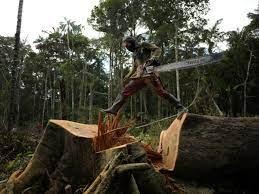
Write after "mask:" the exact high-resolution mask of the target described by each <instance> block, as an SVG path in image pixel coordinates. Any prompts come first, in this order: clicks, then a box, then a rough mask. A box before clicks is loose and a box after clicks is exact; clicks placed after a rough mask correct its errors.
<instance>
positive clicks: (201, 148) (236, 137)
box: [175, 114, 259, 183]
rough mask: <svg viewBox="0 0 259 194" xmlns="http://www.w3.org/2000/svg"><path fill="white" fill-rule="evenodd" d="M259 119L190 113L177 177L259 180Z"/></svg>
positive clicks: (180, 147) (183, 131) (181, 143)
mask: <svg viewBox="0 0 259 194" xmlns="http://www.w3.org/2000/svg"><path fill="white" fill-rule="evenodd" d="M258 172H259V118H258V117H250V118H249V117H245V118H227V117H213V116H201V115H194V114H189V115H188V116H187V118H186V120H185V122H184V125H183V128H182V130H181V137H180V144H179V153H178V158H177V162H176V168H175V175H177V176H180V177H182V178H189V179H196V180H197V179H202V180H205V181H212V182H216V181H220V180H222V179H224V180H225V179H229V180H237V181H242V182H243V183H244V182H250V183H252V182H255V180H258V179H259V174H258Z"/></svg>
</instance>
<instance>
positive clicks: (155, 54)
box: [142, 42, 162, 60]
mask: <svg viewBox="0 0 259 194" xmlns="http://www.w3.org/2000/svg"><path fill="white" fill-rule="evenodd" d="M142 44H143V48H146V49H149V50H151V56H150V59H151V60H152V59H155V60H158V59H159V57H160V55H161V52H162V50H161V48H159V47H158V46H157V45H155V44H152V43H147V42H143V43H142Z"/></svg>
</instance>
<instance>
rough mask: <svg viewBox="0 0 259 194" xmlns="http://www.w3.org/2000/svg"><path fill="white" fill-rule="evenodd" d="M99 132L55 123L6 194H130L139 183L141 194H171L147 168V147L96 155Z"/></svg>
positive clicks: (3, 193) (121, 148)
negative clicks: (79, 193) (77, 192)
mask: <svg viewBox="0 0 259 194" xmlns="http://www.w3.org/2000/svg"><path fill="white" fill-rule="evenodd" d="M97 129H98V126H97V125H85V124H80V123H75V122H71V121H65V120H50V121H49V123H48V125H47V127H46V129H45V132H44V135H43V137H42V139H41V141H40V143H39V145H38V146H37V148H36V150H35V153H34V155H33V157H32V159H31V161H30V162H29V164H28V165H27V167H26V168H25V170H23V171H16V172H14V173H13V174H12V175H11V177H10V178H9V180H8V182H7V183H6V186H5V187H4V189H3V190H2V191H0V193H1V194H11V193H15V194H20V193H24V192H25V191H26V192H27V191H28V190H30V193H35V194H36V193H37V194H41V193H45V194H59V193H66V192H67V193H74V192H75V191H76V190H78V189H80V188H85V189H87V191H85V193H100V194H101V193H112V194H116V193H127V192H128V190H129V189H128V188H129V187H133V186H132V185H134V181H135V184H136V185H137V188H138V190H139V191H140V193H152V192H153V191H154V192H155V193H161V194H162V193H168V192H167V188H166V186H165V184H166V181H165V179H164V177H163V176H162V175H161V174H160V173H158V172H156V171H155V170H154V168H153V167H152V166H150V165H148V164H147V162H148V160H147V155H146V152H145V149H144V147H143V146H142V144H141V143H139V142H132V143H127V144H123V145H120V146H117V147H113V148H110V149H107V150H103V151H100V152H96V151H95V147H94V145H95V140H96V139H95V138H96V137H97V133H98V130H97ZM132 176H133V178H134V181H133V180H132ZM94 180H95V181H94ZM130 180H131V182H132V183H131V184H130V185H128V183H129V181H130ZM90 184H91V186H90V187H89V185H90ZM136 185H134V188H135V189H136ZM82 186H83V187H82ZM131 189H132V188H131ZM81 193H82V192H81Z"/></svg>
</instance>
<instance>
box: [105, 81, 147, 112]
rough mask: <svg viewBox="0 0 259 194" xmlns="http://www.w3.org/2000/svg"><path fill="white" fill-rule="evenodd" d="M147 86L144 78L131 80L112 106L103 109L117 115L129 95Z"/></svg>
mask: <svg viewBox="0 0 259 194" xmlns="http://www.w3.org/2000/svg"><path fill="white" fill-rule="evenodd" d="M145 86H146V83H145V81H144V80H143V79H133V80H131V81H130V82H129V83H128V84H127V85H126V86H125V87H124V88H123V90H122V92H121V93H119V94H118V96H117V97H116V99H115V101H114V103H113V104H112V106H111V107H110V108H108V109H105V110H103V111H104V112H106V113H111V114H114V115H116V114H117V112H118V111H119V110H120V108H121V107H122V105H123V104H124V103H125V101H126V99H127V97H129V96H132V95H133V94H135V93H136V92H137V91H138V90H140V89H142V88H143V87H145Z"/></svg>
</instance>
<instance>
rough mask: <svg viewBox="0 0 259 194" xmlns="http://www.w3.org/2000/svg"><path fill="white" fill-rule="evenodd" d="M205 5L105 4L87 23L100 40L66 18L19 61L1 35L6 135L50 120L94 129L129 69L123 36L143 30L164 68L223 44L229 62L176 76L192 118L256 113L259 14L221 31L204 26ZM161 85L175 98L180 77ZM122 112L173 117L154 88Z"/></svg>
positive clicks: (23, 48) (0, 121) (22, 51)
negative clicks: (235, 28)
mask: <svg viewBox="0 0 259 194" xmlns="http://www.w3.org/2000/svg"><path fill="white" fill-rule="evenodd" d="M208 3H209V2H208V0H198V1H179V2H177V5H176V1H170V3H168V2H167V1H161V2H160V1H155V0H152V1H148V0H147V1H137V0H132V1H113V0H110V1H102V2H100V4H99V5H98V6H96V7H94V9H93V10H92V12H91V17H90V18H88V23H89V24H90V25H92V27H93V28H94V29H95V30H96V31H98V32H102V33H101V34H102V36H101V37H100V38H98V39H90V38H88V37H87V35H84V33H83V26H82V25H81V24H77V23H76V22H74V21H71V20H69V19H64V21H61V22H60V25H59V26H54V27H53V29H52V30H50V31H47V32H45V33H43V34H42V35H39V38H38V39H37V40H35V41H34V44H35V48H34V46H32V45H29V44H27V43H26V42H25V41H24V40H21V43H20V46H19V47H20V48H19V55H18V59H17V60H14V56H15V54H14V53H15V52H16V51H15V50H14V44H15V38H14V37H4V36H1V37H0V45H1V50H0V59H1V60H0V70H1V74H0V76H1V78H0V80H1V83H0V87H1V90H0V91H1V92H0V99H1V100H0V112H1V114H0V126H1V129H8V119H9V122H11V121H10V119H11V120H12V123H14V122H15V125H16V126H17V127H21V128H26V127H33V126H40V127H44V124H45V123H46V122H47V121H48V119H50V118H67V119H69V120H73V121H80V122H83V123H95V122H96V121H97V115H98V111H99V110H100V109H102V108H107V107H108V106H109V105H111V103H112V101H113V100H114V98H115V97H116V95H117V93H118V91H119V90H120V89H121V87H122V80H123V76H124V75H125V74H126V73H127V72H128V70H129V68H130V65H131V61H130V57H131V55H130V53H128V52H126V50H125V49H122V47H121V41H122V39H123V37H124V36H126V35H133V36H137V35H139V34H136V33H137V29H140V28H142V29H144V30H145V32H144V33H142V34H140V35H142V36H139V37H140V39H145V41H149V42H154V43H156V44H157V45H158V46H159V47H160V48H162V56H161V59H160V60H161V64H167V63H171V62H175V61H176V60H177V61H181V60H184V59H189V58H195V57H197V56H204V55H206V54H209V53H213V52H217V51H218V49H219V48H218V43H221V42H223V41H225V42H226V44H227V50H226V51H225V57H224V59H223V60H222V61H221V62H219V63H218V64H215V65H210V66H203V67H197V68H192V69H188V70H180V71H179V84H180V93H179V96H180V99H181V101H182V102H183V104H184V105H185V106H188V107H189V111H190V112H192V113H197V114H206V115H219V116H233V117H239V116H255V115H258V112H259V107H258V106H259V105H258V104H259V103H258V100H259V98H258V92H257V91H258V77H259V76H258V68H257V66H258V65H257V64H258V58H256V56H258V48H259V47H258V11H255V10H251V13H248V15H247V17H249V18H250V24H249V25H247V26H245V27H243V28H242V29H239V30H238V31H230V32H222V31H220V23H221V21H222V20H221V19H219V20H218V21H217V22H216V23H215V24H214V26H212V27H210V28H208V27H207V25H206V24H207V20H206V19H205V18H206V17H205V16H206V14H207V12H208V10H209V8H208ZM151 16H152V17H151ZM161 79H162V81H163V83H164V86H165V87H166V88H167V89H168V90H169V91H170V92H171V93H173V94H175V95H176V76H175V72H166V73H163V74H162V75H161ZM12 88H13V89H12ZM11 89H12V90H11ZM62 90H63V91H62ZM10 91H12V95H11V96H10ZM61 94H63V98H64V99H63V102H62V95H61ZM151 104H152V105H153V106H150V105H151ZM124 109H125V111H124V112H125V116H126V117H127V118H138V119H140V120H141V121H142V122H143V121H150V120H152V119H157V118H163V117H165V116H169V115H172V114H174V113H175V111H174V109H173V107H171V106H168V103H167V102H165V101H163V100H161V99H160V98H159V97H157V96H156V95H152V91H150V90H147V91H141V92H140V93H138V94H136V95H134V96H133V97H131V99H130V100H129V102H128V103H127V105H126V106H125V108H124ZM11 115H13V116H11ZM9 130H10V128H9Z"/></svg>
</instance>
